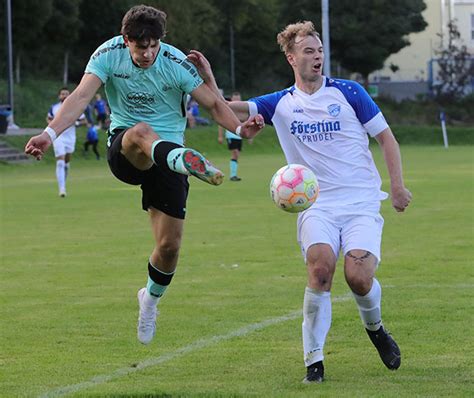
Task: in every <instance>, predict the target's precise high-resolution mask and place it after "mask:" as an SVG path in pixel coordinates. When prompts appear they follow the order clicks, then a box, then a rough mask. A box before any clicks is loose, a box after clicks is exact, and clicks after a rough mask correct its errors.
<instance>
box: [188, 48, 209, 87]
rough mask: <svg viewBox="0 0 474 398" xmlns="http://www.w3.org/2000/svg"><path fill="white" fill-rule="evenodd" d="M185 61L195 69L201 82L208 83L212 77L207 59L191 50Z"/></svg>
mask: <svg viewBox="0 0 474 398" xmlns="http://www.w3.org/2000/svg"><path fill="white" fill-rule="evenodd" d="M187 59H188V60H189V61H190V62H191V63H192V64H193V65H194V66H195V67H196V69H197V71H198V73H199V75H200V76H201V77H202V80H204V81H205V82H208V81H209V80H211V79H212V78H213V77H214V75H213V74H212V68H211V64H210V63H209V61H208V60H207V58H206V57H205V56H204V55H203V54H202V53H201V52H199V51H197V50H191V51H190V52H189V54H188V57H187Z"/></svg>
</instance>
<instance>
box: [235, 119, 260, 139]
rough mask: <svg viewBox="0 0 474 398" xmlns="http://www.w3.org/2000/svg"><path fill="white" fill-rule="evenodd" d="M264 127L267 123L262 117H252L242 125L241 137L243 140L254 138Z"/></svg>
mask: <svg viewBox="0 0 474 398" xmlns="http://www.w3.org/2000/svg"><path fill="white" fill-rule="evenodd" d="M264 127H265V122H264V120H263V116H262V115H260V114H258V115H255V116H250V117H249V118H248V120H247V121H246V122H245V123H243V124H242V125H241V130H240V136H241V137H242V138H253V137H255V136H256V135H257V134H258V133H259V132H260V131H261V130H262V129H263V128H264Z"/></svg>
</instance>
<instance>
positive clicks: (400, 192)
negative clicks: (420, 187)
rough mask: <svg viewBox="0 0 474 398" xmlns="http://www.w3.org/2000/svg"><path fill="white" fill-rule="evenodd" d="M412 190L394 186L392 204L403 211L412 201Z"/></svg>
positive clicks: (397, 209)
mask: <svg viewBox="0 0 474 398" xmlns="http://www.w3.org/2000/svg"><path fill="white" fill-rule="evenodd" d="M411 198H412V195H411V192H410V191H409V190H408V189H406V188H405V187H400V188H392V206H393V208H394V209H395V210H396V211H398V212H403V211H405V209H406V208H407V207H408V205H409V204H410V202H411Z"/></svg>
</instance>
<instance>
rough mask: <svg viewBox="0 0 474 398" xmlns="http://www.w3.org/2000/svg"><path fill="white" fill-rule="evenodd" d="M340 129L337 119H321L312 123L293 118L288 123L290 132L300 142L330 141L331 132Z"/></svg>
mask: <svg viewBox="0 0 474 398" xmlns="http://www.w3.org/2000/svg"><path fill="white" fill-rule="evenodd" d="M338 131H341V123H340V122H339V121H336V122H334V121H330V120H321V121H314V122H312V123H305V122H302V121H299V120H293V121H292V122H291V125H290V132H291V134H293V135H294V136H295V137H296V138H298V140H300V141H301V142H320V141H332V140H333V139H334V135H333V133H335V132H338Z"/></svg>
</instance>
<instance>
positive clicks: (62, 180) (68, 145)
mask: <svg viewBox="0 0 474 398" xmlns="http://www.w3.org/2000/svg"><path fill="white" fill-rule="evenodd" d="M68 96H69V89H68V88H67V87H63V88H61V89H60V90H59V92H58V98H59V102H57V103H56V104H54V105H52V106H51V108H49V111H48V115H47V117H46V120H47V122H48V123H50V122H51V121H52V120H53V119H54V118H55V117H56V114H57V113H58V112H59V109H60V108H61V106H62V104H63V102H64V100H65V99H66V98H67V97H68ZM85 120H86V119H85V115H84V114H82V115H80V116H79V118H78V121H79V122H80V123H81V122H82V123H83V122H85ZM75 123H76V122H74V123H73V124H72V125H71V126H69V127H68V128H67V129H66V130H64V132H63V133H62V134H61V137H59V138H58V139H57V140H56V141H54V142H53V148H54V156H55V157H56V179H57V181H58V188H59V196H60V197H61V198H64V197H66V178H67V175H68V172H69V167H70V164H71V157H72V154H73V153H74V149H75V147H76V124H75Z"/></svg>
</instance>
